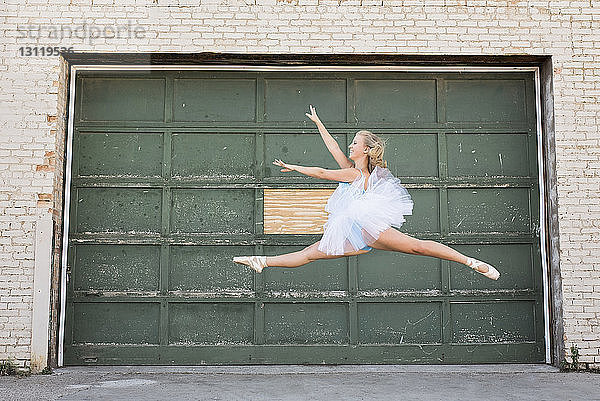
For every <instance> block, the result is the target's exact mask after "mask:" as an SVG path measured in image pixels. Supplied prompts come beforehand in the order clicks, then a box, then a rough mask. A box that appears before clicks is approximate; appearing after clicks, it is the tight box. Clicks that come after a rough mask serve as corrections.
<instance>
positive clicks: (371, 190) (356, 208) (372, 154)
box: [233, 105, 500, 280]
mask: <svg viewBox="0 0 600 401" xmlns="http://www.w3.org/2000/svg"><path fill="white" fill-rule="evenodd" d="M310 112H311V113H310V114H308V113H306V116H307V117H308V118H310V119H311V120H312V121H313V122H314V123H315V124H317V127H318V129H319V132H320V133H321V137H322V138H323V141H324V142H325V145H326V146H327V149H328V150H329V152H331V154H332V155H333V157H334V158H335V160H336V161H337V163H338V164H339V166H340V167H341V169H338V170H327V169H323V168H320V167H305V166H298V165H295V164H288V163H284V162H283V161H281V160H275V161H274V162H273V164H275V165H277V166H280V167H281V168H282V169H281V171H283V172H289V171H298V172H299V173H301V174H304V175H308V176H310V177H315V178H321V179H326V180H331V181H338V182H340V184H339V185H338V187H337V188H336V190H335V191H334V192H333V194H331V196H330V197H329V200H328V201H327V204H326V206H325V211H327V212H328V213H329V217H328V220H327V222H326V223H325V225H324V226H323V229H324V233H323V237H322V238H321V240H320V241H317V242H316V243H314V244H312V245H310V246H308V247H306V248H304V249H302V250H301V251H298V252H292V253H287V254H284V255H278V256H238V257H234V258H233V261H234V262H235V263H239V264H243V265H247V266H250V267H251V268H252V269H253V270H255V271H256V272H258V273H260V272H262V270H263V269H264V268H265V267H267V266H269V267H298V266H302V265H305V264H307V263H310V262H313V261H315V260H319V259H333V258H340V257H343V256H352V255H360V254H362V253H366V252H369V251H370V250H371V249H373V248H375V249H381V250H385V251H396V252H403V253H408V254H412V255H423V256H433V257H436V258H440V259H446V260H451V261H453V262H458V263H462V264H464V265H466V266H469V267H470V268H472V269H474V270H475V271H477V272H479V273H481V274H483V275H484V276H486V277H489V278H491V279H492V280H497V279H498V277H499V276H500V273H499V272H498V270H496V269H495V268H494V267H493V266H491V265H490V264H488V263H485V262H482V261H480V260H477V259H474V258H470V257H467V256H465V255H463V254H462V253H460V252H458V251H456V250H454V249H452V248H450V247H448V246H446V245H444V244H440V243H439V242H435V241H429V240H419V239H416V238H413V237H411V236H408V235H406V234H403V233H401V232H400V231H398V230H395V229H394V228H392V227H396V228H400V227H401V226H402V224H403V223H404V222H405V221H406V220H405V219H404V216H406V215H412V209H413V201H412V198H411V196H410V194H409V193H408V191H407V190H406V188H404V187H403V186H402V184H401V182H400V180H399V179H398V178H396V177H394V176H393V175H392V173H391V172H390V171H389V170H388V169H387V162H386V161H385V160H383V152H384V143H383V141H382V140H381V139H380V138H379V137H378V136H377V135H375V134H373V133H372V132H370V131H366V130H361V131H358V132H357V133H356V135H355V136H354V139H353V140H352V144H350V146H349V149H350V152H349V153H350V154H349V156H350V157H349V158H347V157H346V155H344V153H343V152H342V150H341V149H340V147H339V145H338V143H337V142H336V141H335V139H333V137H332V136H331V135H330V134H329V132H327V129H325V126H324V125H323V123H322V122H321V120H320V119H319V117H318V116H317V113H316V111H315V108H314V107H313V106H312V105H311V106H310Z"/></svg>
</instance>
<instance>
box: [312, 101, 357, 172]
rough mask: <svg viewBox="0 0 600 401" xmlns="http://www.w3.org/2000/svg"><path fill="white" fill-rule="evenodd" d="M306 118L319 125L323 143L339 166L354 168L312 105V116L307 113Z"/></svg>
mask: <svg viewBox="0 0 600 401" xmlns="http://www.w3.org/2000/svg"><path fill="white" fill-rule="evenodd" d="M306 116H307V117H308V118H310V119H311V120H312V121H313V122H314V123H315V124H317V128H318V129H319V133H320V134H321V138H323V142H325V146H327V149H328V150H329V153H331V155H332V156H333V158H334V159H335V161H336V162H337V164H338V165H339V166H340V167H341V168H349V167H353V166H354V164H353V163H352V161H351V160H350V159H348V158H347V157H346V155H345V154H344V152H342V150H341V149H340V145H338V143H337V142H336V140H335V139H333V137H332V136H331V134H330V133H329V132H328V131H327V129H326V128H325V125H323V123H322V122H321V120H320V119H319V117H318V116H317V112H316V110H315V108H314V107H313V106H312V104H311V105H310V114H308V113H306Z"/></svg>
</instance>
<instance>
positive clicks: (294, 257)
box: [267, 241, 368, 267]
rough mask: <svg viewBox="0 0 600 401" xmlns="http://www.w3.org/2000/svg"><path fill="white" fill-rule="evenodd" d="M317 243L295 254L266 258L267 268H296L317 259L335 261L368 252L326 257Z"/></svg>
mask: <svg viewBox="0 0 600 401" xmlns="http://www.w3.org/2000/svg"><path fill="white" fill-rule="evenodd" d="M319 242H320V241H317V242H315V243H314V244H312V245H309V246H307V247H306V248H304V249H302V250H300V251H297V252H292V253H286V254H283V255H278V256H267V266H276V267H298V266H303V265H305V264H307V263H310V262H314V261H315V260H319V259H335V258H341V257H344V256H352V255H358V254H361V253H365V252H368V251H362V250H361V251H356V252H351V253H347V254H345V255H328V254H326V253H324V252H321V251H319V249H318V247H319Z"/></svg>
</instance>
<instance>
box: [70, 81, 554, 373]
mask: <svg viewBox="0 0 600 401" xmlns="http://www.w3.org/2000/svg"><path fill="white" fill-rule="evenodd" d="M86 74H87V75H86V76H85V77H79V80H78V83H77V91H78V92H77V96H76V101H77V102H78V103H77V107H76V113H77V114H76V116H75V121H76V125H75V137H74V160H73V181H72V183H71V185H72V198H71V199H72V202H71V210H70V213H71V226H70V248H69V251H68V258H69V268H70V281H69V288H68V302H67V309H68V310H67V330H66V332H65V361H66V363H67V364H81V363H88V362H89V363H105V364H115V363H117V364H118V363H143V364H146V363H150V364H151V363H161V364H162V363H166V364H178V363H182V364H185V363H187V364H198V363H480V362H511V361H512V362H540V361H543V324H542V323H543V322H542V320H541V319H542V310H541V305H542V303H541V291H542V290H541V276H540V274H541V267H540V255H539V238H538V236H539V232H538V231H536V230H535V227H536V225H537V224H539V222H538V212H537V210H538V209H537V208H538V207H539V206H538V205H537V202H538V201H537V197H538V191H537V186H536V183H537V166H536V158H535V138H536V137H535V135H534V133H535V118H534V117H535V111H534V107H533V104H534V102H533V91H532V85H533V77H532V75H531V74H527V73H497V74H482V73H463V74H454V73H436V74H433V73H429V74H419V73H396V72H335V73H334V72H319V73H314V72H311V73H303V72H294V73H289V72H250V71H245V72H244V71H240V72H237V71H236V72H215V71H186V72H184V71H181V72H173V71H167V72H165V71H151V72H146V73H136V72H128V73H122V74H121V75H111V74H112V73H94V72H89V73H86ZM140 96H141V97H143V99H142V98H141V97H140ZM152 96H153V97H152ZM116 97H118V99H116ZM146 97H150V98H146ZM319 102H320V103H319ZM308 103H312V104H314V105H315V106H316V107H317V109H318V110H319V115H320V116H321V118H322V119H323V121H325V122H326V124H327V127H328V129H329V130H330V132H331V133H332V134H333V135H334V137H335V138H336V139H337V141H338V143H339V144H340V146H341V147H342V148H343V149H345V148H346V146H347V144H348V141H349V140H351V139H352V137H353V136H354V133H355V132H356V131H357V130H358V129H363V128H367V129H371V130H373V131H374V132H376V133H379V134H382V135H383V136H384V137H385V138H386V139H387V140H388V148H387V151H386V156H387V159H388V161H389V163H390V168H391V170H392V172H393V173H394V174H396V175H397V176H398V177H400V178H401V179H402V181H403V183H404V184H405V185H406V187H407V188H408V189H409V192H410V193H411V195H412V197H413V199H414V201H415V207H414V211H413V216H409V217H408V218H407V222H406V223H405V225H404V226H403V227H402V231H403V232H406V233H408V234H411V235H414V236H416V237H418V238H423V239H434V240H437V241H440V242H443V243H447V244H450V245H451V246H453V247H455V248H456V249H458V250H460V251H462V252H464V253H466V254H468V255H470V256H474V257H477V258H480V259H483V260H486V261H490V262H491V263H493V264H495V265H496V266H497V267H498V269H499V270H500V271H501V272H502V276H501V280H499V281H497V282H493V281H491V280H489V279H486V278H485V277H483V276H481V275H479V274H476V273H474V272H472V271H470V270H469V269H468V268H466V267H464V266H460V265H458V264H457V263H451V262H448V261H444V260H438V259H434V258H430V257H424V256H414V255H406V254H400V253H391V252H382V251H373V252H371V253H369V254H365V255H361V256H359V257H356V256H354V257H350V258H337V259H329V260H321V261H318V262H314V263H311V264H309V265H307V266H305V267H302V268H298V269H286V268H268V269H266V270H265V271H264V272H263V274H261V275H256V274H254V273H252V271H251V270H249V269H247V268H245V267H243V266H239V265H235V264H233V263H232V262H231V257H232V256H235V255H243V254H266V255H274V254H279V253H282V252H292V251H297V250H300V249H302V248H303V247H304V246H307V245H309V244H310V243H312V242H314V241H316V240H318V238H319V235H318V233H320V232H321V230H322V222H323V221H324V219H325V216H324V212H323V211H322V207H323V206H324V203H325V200H326V198H327V194H329V193H331V191H332V190H333V189H334V188H335V185H336V183H332V182H325V181H319V180H314V179H311V178H306V177H303V176H300V175H298V174H290V173H281V172H280V171H279V169H278V168H276V167H275V166H272V165H271V161H272V160H273V159H274V158H282V159H284V160H285V161H288V162H291V163H298V164H303V165H315V166H322V167H326V168H337V165H336V163H335V161H334V160H333V158H332V157H331V155H329V153H328V152H327V150H326V149H325V147H324V146H323V144H322V141H321V139H320V138H319V135H318V134H316V129H315V128H314V126H313V125H308V124H307V122H306V121H304V120H305V118H304V112H305V111H306V110H305V108H306V104H308ZM310 124H312V123H310ZM307 345H310V347H307ZM86 361H87V362H86Z"/></svg>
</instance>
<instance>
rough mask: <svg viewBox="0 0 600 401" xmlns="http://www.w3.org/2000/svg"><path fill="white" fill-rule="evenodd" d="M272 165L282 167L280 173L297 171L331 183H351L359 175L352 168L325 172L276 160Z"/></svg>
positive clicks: (322, 169)
mask: <svg viewBox="0 0 600 401" xmlns="http://www.w3.org/2000/svg"><path fill="white" fill-rule="evenodd" d="M273 164H274V165H276V166H279V167H282V169H281V171H284V172H288V171H297V172H299V173H301V174H304V175H308V176H310V177H315V178H321V179H324V180H331V181H341V182H352V181H354V180H355V179H357V178H358V176H359V175H360V173H359V171H358V170H357V169H355V168H353V167H350V168H343V169H340V170H327V169H324V168H321V167H306V166H298V165H296V164H288V163H284V162H282V161H281V160H278V159H277V160H275V161H274V162H273Z"/></svg>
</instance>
